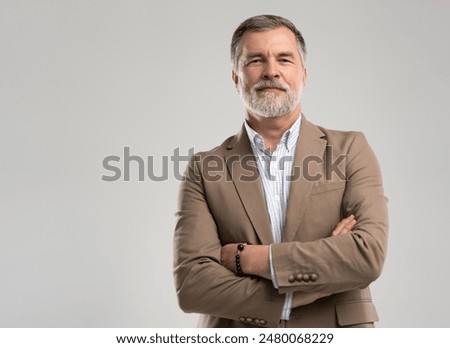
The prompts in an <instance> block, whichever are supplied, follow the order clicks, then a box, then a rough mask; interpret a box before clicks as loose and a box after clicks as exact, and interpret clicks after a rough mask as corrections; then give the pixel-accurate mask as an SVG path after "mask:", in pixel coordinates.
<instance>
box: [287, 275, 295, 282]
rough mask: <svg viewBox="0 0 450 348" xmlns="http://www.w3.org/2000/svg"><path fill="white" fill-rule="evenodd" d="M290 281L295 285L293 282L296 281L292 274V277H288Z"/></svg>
mask: <svg viewBox="0 0 450 348" xmlns="http://www.w3.org/2000/svg"><path fill="white" fill-rule="evenodd" d="M288 281H289V283H293V282H294V281H295V277H294V276H293V275H292V274H291V275H290V276H289V277H288Z"/></svg>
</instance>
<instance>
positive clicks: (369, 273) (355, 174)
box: [271, 133, 388, 294]
mask: <svg viewBox="0 0 450 348" xmlns="http://www.w3.org/2000/svg"><path fill="white" fill-rule="evenodd" d="M353 134H354V138H353V141H351V143H350V145H349V146H348V150H347V157H346V164H345V170H346V185H345V192H344V194H343V199H342V206H341V210H342V213H343V215H344V216H348V215H350V214H354V215H355V217H356V220H357V224H356V225H355V227H354V229H353V231H352V232H350V233H347V234H344V235H339V236H335V237H328V238H321V239H318V240H313V241H308V242H298V241H294V242H286V243H281V244H278V245H272V246H271V247H272V257H273V263H274V268H275V273H276V277H277V281H278V285H279V292H280V293H286V292H291V291H302V292H307V293H308V292H319V291H320V292H324V293H330V294H331V293H338V292H343V291H347V290H351V289H356V288H365V287H367V286H368V285H369V284H370V283H371V282H373V281H374V280H375V279H376V278H378V276H379V275H380V273H381V270H382V267H383V263H384V260H385V256H386V249H387V233H388V214H387V199H386V197H385V196H384V193H383V184H382V178H381V171H380V168H379V165H378V161H377V159H376V157H375V154H374V153H373V151H372V149H371V148H370V146H369V144H368V143H367V140H366V138H365V137H364V135H363V134H362V133H353ZM311 213H313V214H319V216H323V217H324V218H325V217H326V214H327V211H320V212H311ZM299 233H301V231H299ZM305 275H306V277H305Z"/></svg>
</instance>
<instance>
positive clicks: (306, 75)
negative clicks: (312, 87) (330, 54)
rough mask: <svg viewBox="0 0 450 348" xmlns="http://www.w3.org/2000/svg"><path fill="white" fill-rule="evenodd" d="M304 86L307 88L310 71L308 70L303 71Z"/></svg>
mask: <svg viewBox="0 0 450 348" xmlns="http://www.w3.org/2000/svg"><path fill="white" fill-rule="evenodd" d="M302 80H303V86H306V81H307V80H308V70H307V69H306V68H304V69H303V78H302Z"/></svg>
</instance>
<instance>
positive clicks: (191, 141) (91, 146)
mask: <svg viewBox="0 0 450 348" xmlns="http://www.w3.org/2000/svg"><path fill="white" fill-rule="evenodd" d="M263 13H271V14H277V15H281V16H285V17H287V18H289V19H290V20H291V21H293V22H294V23H295V24H296V25H297V26H298V27H299V28H300V30H301V31H302V33H303V35H304V37H305V39H306V42H307V48H308V51H309V54H308V57H307V64H308V69H309V76H308V77H309V80H308V85H307V88H306V91H305V94H304V97H303V111H304V113H305V115H306V116H307V118H308V119H309V120H310V121H312V122H314V123H316V124H319V125H321V126H324V127H328V128H334V129H342V130H360V131H363V132H364V133H365V134H366V136H367V138H368V140H369V142H370V144H371V145H372V147H373V149H374V150H375V152H376V154H377V156H378V159H379V161H380V164H381V167H382V170H383V175H384V181H385V189H386V195H387V196H388V197H389V212H390V235H389V254H388V257H387V260H386V264H385V268H384V271H383V273H382V276H381V277H380V278H379V279H378V280H377V281H376V282H375V283H374V284H373V286H372V295H373V299H374V302H375V304H376V306H377V309H378V312H379V316H380V322H379V323H378V326H379V327H450V296H449V293H450V282H449V278H448V275H449V271H448V266H449V265H450V257H449V243H450V237H449V233H450V231H449V228H448V222H447V221H446V219H447V217H448V216H449V215H448V214H449V209H448V202H447V201H448V198H449V197H450V192H449V191H450V190H449V188H450V185H449V179H448V175H449V169H450V167H449V164H448V161H449V150H448V149H449V145H448V140H447V134H448V129H449V119H448V118H449V112H448V103H449V99H450V95H449V84H450V78H449V71H450V69H449V62H450V48H449V47H450V46H449V44H448V33H449V32H450V21H449V20H448V19H449V18H450V2H449V1H446V0H421V1H419V0H397V1H391V0H376V1H375V0H374V1H360V0H344V1H334V0H328V1H300V0H292V1H280V0H278V1H263V0H252V1H237V0H221V1H208V0H188V1H182V0H179V1H175V0H165V1H150V0H149V1H143V0H133V1H112V0H89V1H87V0H85V1H72V0H67V1H57V0H54V1H49V0H41V1H33V0H28V1H24V0H22V1H21V0H14V1H13V0H10V1H8V0H0V98H1V99H0V178H1V180H0V214H1V216H0V326H1V327H192V326H195V325H196V321H197V315H196V314H185V313H183V312H182V311H181V310H180V309H179V308H178V305H177V300H176V295H175V290H174V285H173V278H172V255H173V251H172V237H173V228H174V212H175V207H176V197H177V190H178V185H179V181H178V180H177V179H176V178H175V175H174V168H173V163H172V161H171V160H170V156H172V155H173V153H174V151H175V150H176V149H177V148H178V151H179V152H180V154H182V155H187V154H188V151H189V149H191V148H194V149H195V151H200V150H206V149H210V148H212V147H214V146H216V145H218V144H220V143H221V142H222V141H223V140H224V139H225V138H226V137H228V136H230V135H232V134H234V133H236V132H237V131H238V130H239V128H240V126H241V124H242V121H243V107H242V103H241V101H240V98H239V97H238V95H237V93H236V91H235V89H234V86H233V84H232V82H231V65H230V61H229V42H230V39H231V35H232V32H233V31H234V29H235V28H236V27H237V26H238V25H239V23H240V22H242V21H243V20H244V19H246V18H247V17H250V16H253V15H256V14H263ZM126 147H127V148H129V150H130V153H131V154H132V155H136V156H140V157H142V158H143V159H145V165H146V170H147V169H148V164H149V163H151V164H152V165H153V167H151V168H152V169H153V172H154V173H155V174H161V173H163V171H164V170H165V169H167V170H168V174H169V175H168V176H169V178H168V180H164V181H156V180H150V179H149V178H148V177H147V176H146V177H145V180H143V181H140V180H139V175H138V174H139V173H138V164H137V163H136V162H134V163H131V165H130V171H131V177H130V180H129V181H125V180H124V177H123V176H122V177H121V178H120V180H117V181H114V182H108V181H105V180H102V176H104V175H107V176H110V175H112V172H111V171H108V170H106V169H105V168H104V166H103V160H104V158H105V157H107V156H118V157H120V162H118V163H115V165H116V166H117V167H120V168H122V166H123V165H124V149H125V148H126ZM148 157H150V159H148ZM164 159H167V166H165V165H164V161H165V160H164ZM122 169H123V168H122ZM122 174H123V173H122Z"/></svg>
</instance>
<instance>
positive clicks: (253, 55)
mask: <svg viewBox="0 0 450 348" xmlns="http://www.w3.org/2000/svg"><path fill="white" fill-rule="evenodd" d="M276 56H277V57H291V58H294V53H292V52H290V51H283V52H279V53H277V54H276ZM262 57H264V54H263V53H250V54H248V55H247V56H246V57H245V60H249V59H252V58H262Z"/></svg>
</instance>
